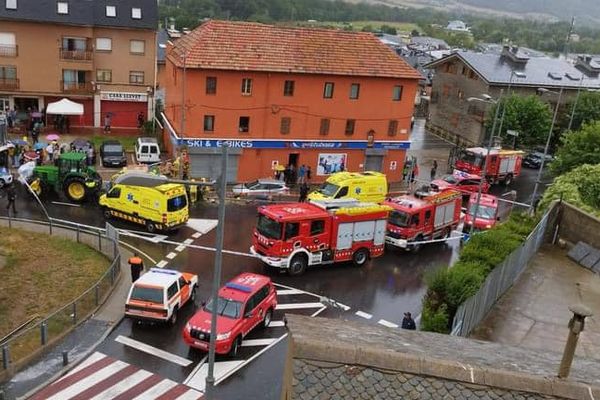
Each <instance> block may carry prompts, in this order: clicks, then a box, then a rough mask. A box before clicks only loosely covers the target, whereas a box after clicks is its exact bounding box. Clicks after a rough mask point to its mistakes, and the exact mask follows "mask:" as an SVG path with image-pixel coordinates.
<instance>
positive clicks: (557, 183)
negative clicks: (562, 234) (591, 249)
mask: <svg viewBox="0 0 600 400" xmlns="http://www.w3.org/2000/svg"><path fill="white" fill-rule="evenodd" d="M558 199H562V200H564V201H566V202H568V203H569V204H572V205H574V206H575V207H577V208H580V209H582V210H584V211H586V212H589V213H590V214H594V215H595V216H597V217H600V164H596V165H588V164H586V165H581V166H579V167H577V168H575V169H573V170H571V171H569V172H567V173H565V174H563V175H560V176H559V177H558V178H556V179H555V180H554V182H553V183H552V185H551V186H550V187H548V189H547V190H546V191H545V192H544V197H543V198H542V201H540V204H539V211H540V212H544V210H545V209H546V208H548V206H549V205H550V204H551V203H552V201H554V200H558Z"/></svg>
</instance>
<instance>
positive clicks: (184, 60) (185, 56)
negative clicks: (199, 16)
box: [180, 50, 187, 137]
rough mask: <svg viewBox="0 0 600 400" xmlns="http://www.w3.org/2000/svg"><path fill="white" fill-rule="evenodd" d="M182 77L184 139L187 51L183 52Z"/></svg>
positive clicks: (182, 126) (183, 128)
mask: <svg viewBox="0 0 600 400" xmlns="http://www.w3.org/2000/svg"><path fill="white" fill-rule="evenodd" d="M181 57H182V58H183V77H182V79H181V135H180V136H181V137H185V112H186V109H185V78H186V73H187V65H186V64H187V50H184V51H183V55H182V56H181Z"/></svg>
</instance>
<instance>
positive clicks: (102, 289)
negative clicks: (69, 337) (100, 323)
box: [0, 217, 121, 371]
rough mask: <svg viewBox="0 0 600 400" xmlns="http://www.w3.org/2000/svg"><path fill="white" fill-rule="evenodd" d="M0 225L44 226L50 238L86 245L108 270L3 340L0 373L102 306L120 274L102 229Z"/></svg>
mask: <svg viewBox="0 0 600 400" xmlns="http://www.w3.org/2000/svg"><path fill="white" fill-rule="evenodd" d="M0 221H4V222H8V226H9V228H12V227H16V226H17V225H27V224H34V225H37V226H39V225H44V226H47V227H48V233H49V234H50V235H51V236H60V237H63V238H68V239H72V240H74V241H77V242H78V243H84V244H87V245H88V246H90V247H92V248H94V249H96V250H97V251H99V252H101V253H103V254H104V255H106V256H107V257H108V258H109V259H110V260H111V263H110V266H109V267H108V269H107V270H106V271H105V272H104V274H103V275H102V277H101V278H100V279H99V280H98V281H96V283H95V284H93V285H92V286H91V287H89V288H88V289H87V290H86V291H85V292H83V293H82V294H80V295H79V296H78V297H77V298H75V299H74V300H72V301H71V302H69V303H67V304H66V305H64V306H62V307H61V308H59V309H58V310H56V311H54V312H53V313H51V314H49V315H47V316H45V317H43V318H42V319H41V320H40V321H38V322H37V323H35V324H33V325H31V326H29V327H27V328H25V329H22V330H20V331H18V332H17V333H15V334H14V335H12V336H10V337H8V338H4V339H3V342H2V343H0V348H1V354H0V360H1V364H2V369H3V370H8V369H9V368H11V366H12V365H14V364H17V363H19V362H22V361H24V360H26V359H29V358H30V357H31V356H32V355H33V354H36V353H37V352H38V351H40V350H42V349H43V348H45V347H47V346H48V345H49V344H52V343H53V342H54V341H55V340H57V339H59V338H60V337H62V336H63V335H65V334H66V333H67V332H69V331H70V330H71V329H72V328H74V327H75V326H76V325H78V324H79V323H80V322H82V321H83V320H85V319H86V318H87V317H88V316H89V315H90V314H91V313H93V312H94V311H95V310H96V309H97V308H98V307H99V306H100V305H101V304H102V303H103V301H104V300H105V298H106V297H108V295H109V294H110V292H111V291H112V288H113V287H114V285H115V282H116V281H117V278H118V276H119V274H120V273H121V254H120V252H119V246H118V238H110V237H107V236H106V230H105V229H102V228H98V227H94V226H89V225H84V224H77V223H74V222H70V221H65V220H60V219H56V218H51V219H50V222H48V221H39V220H29V219H22V218H7V217H0ZM0 371H1V370H0Z"/></svg>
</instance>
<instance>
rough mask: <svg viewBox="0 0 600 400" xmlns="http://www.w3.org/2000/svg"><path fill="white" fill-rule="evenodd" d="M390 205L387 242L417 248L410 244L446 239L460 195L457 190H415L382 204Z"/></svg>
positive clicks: (455, 223) (455, 220) (454, 222)
mask: <svg viewBox="0 0 600 400" xmlns="http://www.w3.org/2000/svg"><path fill="white" fill-rule="evenodd" d="M384 204H385V205H388V206H390V207H391V208H392V211H391V212H390V216H389V219H388V227H387V234H386V237H385V241H386V243H387V244H389V245H392V246H395V247H400V248H402V249H405V250H413V251H417V250H418V249H419V248H420V247H421V245H420V244H418V243H416V244H411V243H412V242H421V241H427V240H431V239H440V238H448V237H450V234H451V233H452V231H453V230H455V229H456V228H457V227H458V224H459V222H460V211H461V204H462V194H461V192H459V191H457V190H451V189H450V190H445V191H442V192H434V191H429V190H427V191H426V190H425V189H423V190H421V191H417V192H416V193H415V194H414V195H404V196H400V197H395V198H392V199H390V200H388V201H386V202H385V203H384Z"/></svg>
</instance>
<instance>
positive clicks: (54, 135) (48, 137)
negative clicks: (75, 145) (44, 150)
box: [46, 133, 60, 142]
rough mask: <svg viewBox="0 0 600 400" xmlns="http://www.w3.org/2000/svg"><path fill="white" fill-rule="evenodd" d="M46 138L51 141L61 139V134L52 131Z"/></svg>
mask: <svg viewBox="0 0 600 400" xmlns="http://www.w3.org/2000/svg"><path fill="white" fill-rule="evenodd" d="M46 140H48V141H49V142H52V141H54V140H60V136H59V135H58V134H56V133H51V134H49V135H46Z"/></svg>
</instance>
